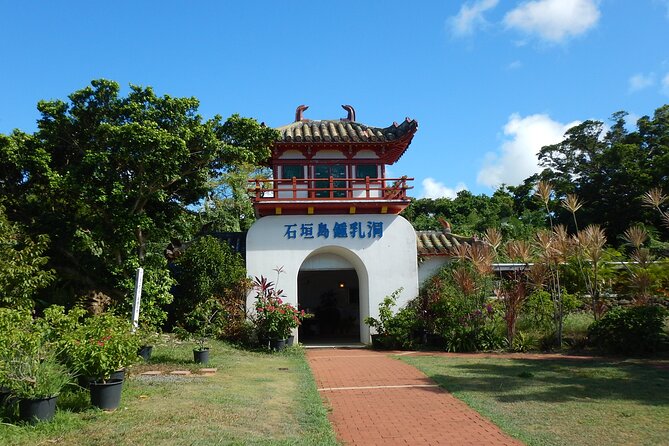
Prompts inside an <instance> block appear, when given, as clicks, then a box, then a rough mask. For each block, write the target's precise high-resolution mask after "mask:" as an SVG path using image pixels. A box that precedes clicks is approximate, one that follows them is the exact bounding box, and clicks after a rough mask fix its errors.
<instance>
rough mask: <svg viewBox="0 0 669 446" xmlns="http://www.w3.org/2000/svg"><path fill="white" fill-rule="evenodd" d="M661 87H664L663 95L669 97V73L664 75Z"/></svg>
mask: <svg viewBox="0 0 669 446" xmlns="http://www.w3.org/2000/svg"><path fill="white" fill-rule="evenodd" d="M661 85H662V93H664V94H666V95H667V96H669V73H667V74H665V75H664V77H663V78H662V82H661Z"/></svg>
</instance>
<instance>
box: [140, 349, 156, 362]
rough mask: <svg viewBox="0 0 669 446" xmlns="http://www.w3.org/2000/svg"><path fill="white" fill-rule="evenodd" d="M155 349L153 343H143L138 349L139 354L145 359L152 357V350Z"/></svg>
mask: <svg viewBox="0 0 669 446" xmlns="http://www.w3.org/2000/svg"><path fill="white" fill-rule="evenodd" d="M152 351H153V345H142V346H141V347H140V348H139V350H137V355H138V356H141V357H142V359H143V360H144V361H148V360H149V359H151V352H152Z"/></svg>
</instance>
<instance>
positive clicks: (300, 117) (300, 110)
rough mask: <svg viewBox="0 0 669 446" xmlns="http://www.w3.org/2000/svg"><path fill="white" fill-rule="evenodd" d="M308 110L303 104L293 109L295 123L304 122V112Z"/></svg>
mask: <svg viewBox="0 0 669 446" xmlns="http://www.w3.org/2000/svg"><path fill="white" fill-rule="evenodd" d="M308 108H309V106H308V105H304V104H303V105H298V106H297V108H296V109H295V122H299V121H306V119H304V111H305V110H306V109H308Z"/></svg>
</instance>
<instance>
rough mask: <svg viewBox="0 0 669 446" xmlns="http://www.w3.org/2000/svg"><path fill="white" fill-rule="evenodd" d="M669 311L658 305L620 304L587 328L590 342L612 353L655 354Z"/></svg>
mask: <svg viewBox="0 0 669 446" xmlns="http://www.w3.org/2000/svg"><path fill="white" fill-rule="evenodd" d="M666 316H667V310H666V309H664V308H663V307H659V306H652V305H646V306H637V307H628V308H624V307H617V308H614V309H612V310H610V311H609V312H608V313H606V314H605V315H604V317H603V318H602V319H600V320H599V321H596V322H595V323H593V324H592V325H591V326H590V328H589V330H588V337H589V339H590V341H591V343H592V344H593V345H594V346H595V347H598V348H600V349H602V350H604V351H607V352H612V353H628V354H630V353H631V354H634V353H639V354H642V353H652V352H655V351H657V350H658V349H660V347H661V346H662V343H663V341H664V340H665V339H666V334H665V333H664V332H663V326H664V319H665V317H666Z"/></svg>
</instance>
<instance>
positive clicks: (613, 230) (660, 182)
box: [539, 105, 669, 240]
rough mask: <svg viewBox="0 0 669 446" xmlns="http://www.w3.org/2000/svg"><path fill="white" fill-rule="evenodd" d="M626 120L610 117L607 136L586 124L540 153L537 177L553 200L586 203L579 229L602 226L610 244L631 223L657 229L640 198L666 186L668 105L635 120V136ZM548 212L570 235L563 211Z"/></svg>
mask: <svg viewBox="0 0 669 446" xmlns="http://www.w3.org/2000/svg"><path fill="white" fill-rule="evenodd" d="M625 116H626V113H625V112H617V113H614V114H613V116H612V121H613V125H612V126H611V127H610V129H609V130H608V131H605V130H606V128H605V126H604V124H603V123H602V122H600V121H591V120H588V121H585V122H583V123H581V124H579V125H576V126H574V127H572V128H571V129H569V130H568V131H567V132H566V134H565V139H564V140H563V141H562V142H560V143H558V144H553V145H549V146H546V147H543V148H542V149H541V150H540V152H539V161H540V164H541V165H542V166H543V167H544V168H545V170H544V171H543V172H542V173H541V175H540V176H541V178H542V179H543V180H547V181H550V182H551V183H552V184H553V186H554V188H555V192H556V195H555V199H557V200H558V201H559V200H561V199H562V198H564V197H565V196H566V194H568V193H573V194H576V195H578V197H579V198H580V199H581V201H583V202H585V203H587V208H584V209H583V210H581V211H580V214H579V225H580V226H581V227H585V226H587V225H589V224H605V225H606V228H607V236H608V237H609V239H610V240H616V239H617V238H618V236H619V235H620V234H622V233H623V231H624V230H625V229H627V228H628V226H629V224H630V223H631V222H634V221H641V222H644V223H648V224H650V225H654V226H656V227H658V228H660V227H661V221H660V219H659V217H658V215H656V214H655V213H653V212H652V210H651V209H648V208H646V207H644V206H643V203H642V199H641V198H642V196H643V194H644V193H646V192H647V191H648V190H650V189H651V188H653V187H663V186H664V185H666V172H667V171H669V144H667V140H668V139H669V105H663V106H662V107H659V108H658V109H656V110H655V113H654V115H653V117H649V116H644V117H642V118H641V119H639V120H638V121H637V123H636V124H637V129H636V131H632V132H628V131H627V130H626V128H625V127H626V123H625ZM554 204H556V203H554ZM551 210H553V211H554V212H555V217H556V218H557V220H558V222H559V223H563V224H565V225H567V226H569V227H570V229H571V230H572V231H573V230H574V227H573V226H574V222H573V221H572V218H571V217H572V216H571V215H570V214H569V213H568V212H567V211H566V210H564V209H560V207H559V206H557V204H556V205H555V206H551ZM666 236H667V232H666V228H665V229H664V237H666Z"/></svg>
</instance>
